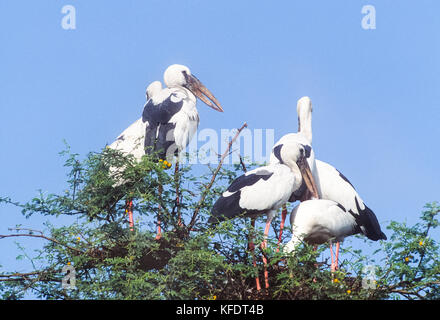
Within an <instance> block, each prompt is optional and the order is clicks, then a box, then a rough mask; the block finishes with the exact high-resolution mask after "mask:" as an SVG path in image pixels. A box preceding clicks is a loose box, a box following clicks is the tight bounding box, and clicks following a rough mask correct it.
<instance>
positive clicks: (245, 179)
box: [226, 170, 273, 192]
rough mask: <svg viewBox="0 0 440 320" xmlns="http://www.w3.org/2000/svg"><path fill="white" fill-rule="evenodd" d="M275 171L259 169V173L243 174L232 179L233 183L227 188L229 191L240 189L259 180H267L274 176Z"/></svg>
mask: <svg viewBox="0 0 440 320" xmlns="http://www.w3.org/2000/svg"><path fill="white" fill-rule="evenodd" d="M272 174H273V172H270V171H267V170H258V173H251V174H248V175H245V174H244V175H241V176H239V177H238V178H237V179H235V180H234V181H232V183H231V185H230V186H229V187H228V189H226V190H227V191H229V192H235V191H238V190H240V189H242V188H244V187H247V186H251V185H253V184H255V183H257V182H258V181H259V180H261V179H263V180H267V179H269V178H270V177H271V176H272Z"/></svg>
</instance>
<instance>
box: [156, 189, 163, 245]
mask: <svg viewBox="0 0 440 320" xmlns="http://www.w3.org/2000/svg"><path fill="white" fill-rule="evenodd" d="M158 192H159V198H161V197H162V185H161V184H159V188H158ZM161 209H162V206H161V205H160V203H159V208H158V212H157V233H156V240H160V238H162V229H161V227H160V212H161Z"/></svg>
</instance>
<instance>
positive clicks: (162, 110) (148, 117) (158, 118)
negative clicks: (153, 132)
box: [142, 93, 183, 124]
mask: <svg viewBox="0 0 440 320" xmlns="http://www.w3.org/2000/svg"><path fill="white" fill-rule="evenodd" d="M173 96H175V94H174V93H172V94H171V95H170V96H169V97H168V98H166V99H165V100H164V101H162V102H161V103H159V104H157V105H156V104H154V103H153V99H150V100H148V101H147V103H146V104H145V107H144V111H143V113H142V121H143V122H145V121H148V122H149V123H151V122H155V123H158V124H159V123H160V124H164V123H168V122H169V121H170V119H171V118H172V117H173V116H174V115H175V114H176V113H177V112H179V111H180V110H181V109H182V106H183V100H180V101H177V102H173V101H172V100H171V97H173Z"/></svg>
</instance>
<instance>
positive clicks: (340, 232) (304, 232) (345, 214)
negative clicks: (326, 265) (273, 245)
mask: <svg viewBox="0 0 440 320" xmlns="http://www.w3.org/2000/svg"><path fill="white" fill-rule="evenodd" d="M355 202H356V207H357V211H358V213H354V212H352V210H351V209H347V208H346V207H344V206H343V205H342V204H340V203H337V202H335V201H332V200H324V199H315V200H307V201H304V202H301V203H300V204H298V205H297V206H296V207H295V208H294V209H293V211H292V214H291V216H290V224H291V226H292V234H293V235H292V239H291V240H290V241H289V242H288V243H287V244H286V246H285V247H284V252H286V253H294V252H295V249H296V246H297V245H298V244H299V243H300V242H302V241H305V242H307V243H309V244H314V245H318V244H322V243H325V242H328V241H330V250H331V259H332V265H331V269H332V271H335V270H336V268H337V266H338V250H339V243H340V242H341V241H343V240H344V238H345V237H348V236H351V235H354V234H359V233H360V234H363V235H365V236H366V237H368V239H371V240H374V241H377V240H381V239H383V240H386V239H387V237H386V235H385V234H384V233H383V232H382V230H381V229H380V225H379V222H378V221H377V218H376V215H375V214H374V213H373V211H371V210H370V209H369V208H368V207H367V206H365V208H364V209H363V210H362V209H361V208H360V203H359V202H358V200H357V198H355ZM332 241H337V245H336V250H337V252H336V258H335V259H334V258H333V252H332V245H331V242H332Z"/></svg>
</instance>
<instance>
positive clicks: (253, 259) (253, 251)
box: [249, 218, 261, 291]
mask: <svg viewBox="0 0 440 320" xmlns="http://www.w3.org/2000/svg"><path fill="white" fill-rule="evenodd" d="M251 225H252V234H251V235H250V239H249V251H250V252H251V254H252V265H253V266H254V268H255V269H256V268H257V260H256V259H255V245H254V240H253V239H254V236H253V232H254V230H255V219H254V218H251ZM255 284H256V286H257V290H258V291H260V290H261V285H260V278H259V277H258V271H257V276H256V277H255Z"/></svg>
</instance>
